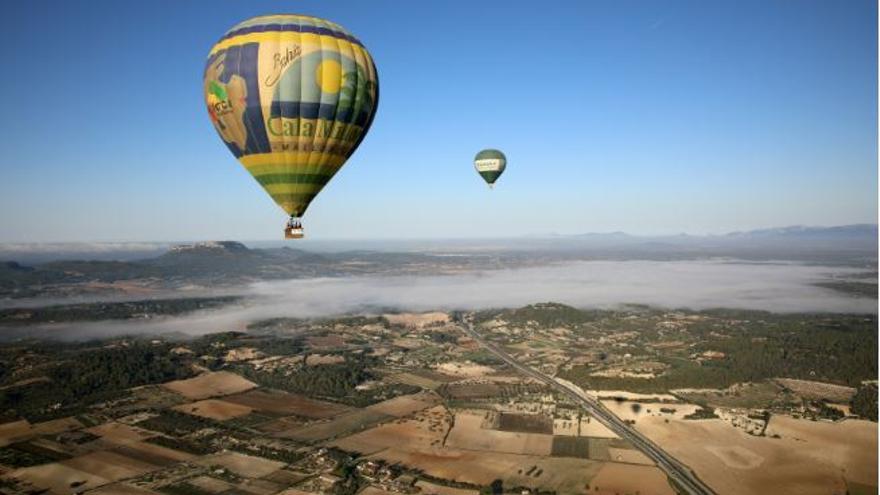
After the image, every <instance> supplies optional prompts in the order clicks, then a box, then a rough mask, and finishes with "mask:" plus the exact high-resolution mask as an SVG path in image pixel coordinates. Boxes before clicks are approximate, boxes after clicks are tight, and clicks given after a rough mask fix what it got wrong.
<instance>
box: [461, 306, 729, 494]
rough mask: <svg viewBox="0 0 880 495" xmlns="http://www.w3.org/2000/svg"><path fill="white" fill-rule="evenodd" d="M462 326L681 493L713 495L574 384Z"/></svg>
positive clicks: (469, 327) (657, 447)
mask: <svg viewBox="0 0 880 495" xmlns="http://www.w3.org/2000/svg"><path fill="white" fill-rule="evenodd" d="M462 323H463V324H464V325H463V326H461V329H462V330H463V331H464V332H465V333H467V334H468V336H470V337H471V338H472V339H474V340H475V341H477V342H478V343H479V344H480V345H481V346H483V347H484V348H486V350H488V351H489V352H491V353H492V354H494V355H496V356H497V357H498V358H499V359H501V360H502V361H504V362H505V363H507V364H508V365H510V366H511V367H513V368H514V369H515V370H517V371H519V372H520V373H522V374H523V375H526V376H528V377H531V378H534V379H535V380H538V381H540V382H543V383H546V384H547V385H549V386H551V387H553V388H555V389H556V390H558V391H559V392H562V393H563V394H565V395H566V396H568V397H570V398H572V399H574V400H575V402H577V403H579V404H580V405H581V406H582V407H583V408H584V409H586V410H587V412H589V413H590V414H591V415H592V416H593V417H594V418H595V419H596V420H598V421H599V422H600V423H602V424H603V425H605V426H606V427H608V429H610V430H611V431H613V432H614V433H616V434H617V436H619V437H620V438H623V439H624V440H627V441H628V442H629V443H631V444H632V445H633V446H634V447H635V448H637V449H639V450H640V451H641V452H642V453H644V454H645V455H646V456H648V457H649V458H650V459H651V460H653V461H654V462H655V463H656V464H657V467H659V468H660V469H662V470H663V471H664V472H665V473H666V475H667V476H668V477H669V478H670V479H671V480H672V481H673V482H674V483H675V485H676V488H677V489H678V490H679V491H680V492H681V493H686V494H688V495H714V493H715V492H714V491H713V490H712V489H711V488H709V486H708V485H706V484H705V483H703V482H702V481H700V479H699V478H697V476H696V475H695V474H694V473H693V471H691V470H690V468H688V467H687V466H685V465H684V464H682V463H681V462H679V461H678V460H677V459H675V458H674V457H672V456H671V455H669V454H667V453H666V452H665V451H664V450H663V449H661V448H660V447H659V446H658V445H657V444H655V443H654V442H652V441H651V440H649V439H648V438H647V437H646V436H644V435H642V434H641V433H639V432H638V431H636V429H635V428H632V427H631V426H630V425H628V424H627V423H625V422H624V421H623V420H621V419H620V418H618V417H617V416H616V415H615V414H614V413H612V412H611V411H610V410H608V408H606V407H605V406H604V405H603V404H602V403H601V402H599V401H598V400H597V399H596V398H594V397H591V396H589V395H587V394H586V393H584V392H583V391H582V390H581V389H580V388H578V387H575V386H574V385H571V384H568V383H565V382H561V381H557V380H556V379H554V378H552V377H550V376H547V375H545V374H543V373H541V372H539V371H537V370H535V369H533V368H531V367H529V366H526V365H524V364H522V363H520V362H518V361H516V360H515V359H514V358H513V357H511V356H510V355H509V354H507V352H506V351H504V350H503V349H501V348H500V347H498V346H497V345H496V344H494V343H492V342H489V341H488V340H486V339H484V338H483V336H482V335H480V333H479V332H477V331H476V330H475V329H474V326H473V324H472V323H471V322H470V321H468V320H467V319H465V320H463V321H462Z"/></svg>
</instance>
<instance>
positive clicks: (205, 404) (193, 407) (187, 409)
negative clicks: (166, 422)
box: [172, 399, 253, 421]
mask: <svg viewBox="0 0 880 495" xmlns="http://www.w3.org/2000/svg"><path fill="white" fill-rule="evenodd" d="M172 409H174V410H176V411H180V412H184V413H187V414H192V415H194V416H201V417H203V418H210V419H216V420H217V421H226V420H227V419H232V418H240V417H242V416H247V415H248V414H250V413H252V412H253V409H251V408H250V407H248V406H243V405H241V404H236V403H234V402H227V401H224V400H219V399H205V400H200V401H198V402H192V403H189V404H183V405H180V406H176V407H174V408H172Z"/></svg>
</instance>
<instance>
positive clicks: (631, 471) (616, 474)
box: [589, 462, 758, 495]
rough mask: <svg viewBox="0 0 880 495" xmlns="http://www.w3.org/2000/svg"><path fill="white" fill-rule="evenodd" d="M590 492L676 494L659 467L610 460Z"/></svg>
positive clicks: (652, 494)
mask: <svg viewBox="0 0 880 495" xmlns="http://www.w3.org/2000/svg"><path fill="white" fill-rule="evenodd" d="M589 493H593V494H600V495H618V494H620V493H641V494H644V495H649V494H650V495H675V491H674V490H673V489H672V487H671V486H669V482H668V481H666V475H665V474H663V472H662V471H660V470H659V469H658V468H656V467H654V466H635V465H631V464H619V463H616V462H608V463H605V464H604V465H603V466H602V469H600V470H599V474H597V475H596V476H595V477H594V478H593V479H592V481H591V482H590V491H589ZM756 493H758V492H756Z"/></svg>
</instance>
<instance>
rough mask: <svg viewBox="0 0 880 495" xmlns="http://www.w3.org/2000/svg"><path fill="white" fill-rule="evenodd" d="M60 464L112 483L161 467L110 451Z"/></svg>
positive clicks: (82, 456) (83, 456)
mask: <svg viewBox="0 0 880 495" xmlns="http://www.w3.org/2000/svg"><path fill="white" fill-rule="evenodd" d="M60 464H64V465H65V466H67V467H71V468H73V469H77V470H79V471H83V472H85V473H89V474H92V475H94V476H99V477H101V478H104V479H107V480H110V481H118V480H121V479H124V478H131V477H133V476H138V475H141V474H144V473H148V472H150V471H155V470H156V469H158V468H159V466H154V465H152V464H149V463H146V462H142V461H139V460H136V459H132V458H131V457H127V456H124V455H120V454H117V453H114V452H109V451H99V452H92V453H91V454H86V455H81V456H79V457H74V458H73V459H68V460H66V461H61V463H60Z"/></svg>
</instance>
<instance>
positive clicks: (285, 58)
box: [265, 45, 302, 86]
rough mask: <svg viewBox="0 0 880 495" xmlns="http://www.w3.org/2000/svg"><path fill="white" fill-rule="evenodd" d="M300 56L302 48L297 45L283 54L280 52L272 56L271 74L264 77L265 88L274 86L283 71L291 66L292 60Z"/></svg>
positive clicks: (288, 48)
mask: <svg viewBox="0 0 880 495" xmlns="http://www.w3.org/2000/svg"><path fill="white" fill-rule="evenodd" d="M300 55H302V47H301V46H299V45H293V47H292V48H291V47H287V50H286V51H285V52H284V53H283V54H282V53H281V52H277V53H275V54H274V55H273V56H272V73H271V74H269V75H268V76H266V80H265V84H266V86H274V85H275V83H277V82H278V80H279V79H281V74H283V73H284V69H286V68H287V66H288V65H290V64H292V63H293V61H294V60H296V59H298V58H299V57H300Z"/></svg>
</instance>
